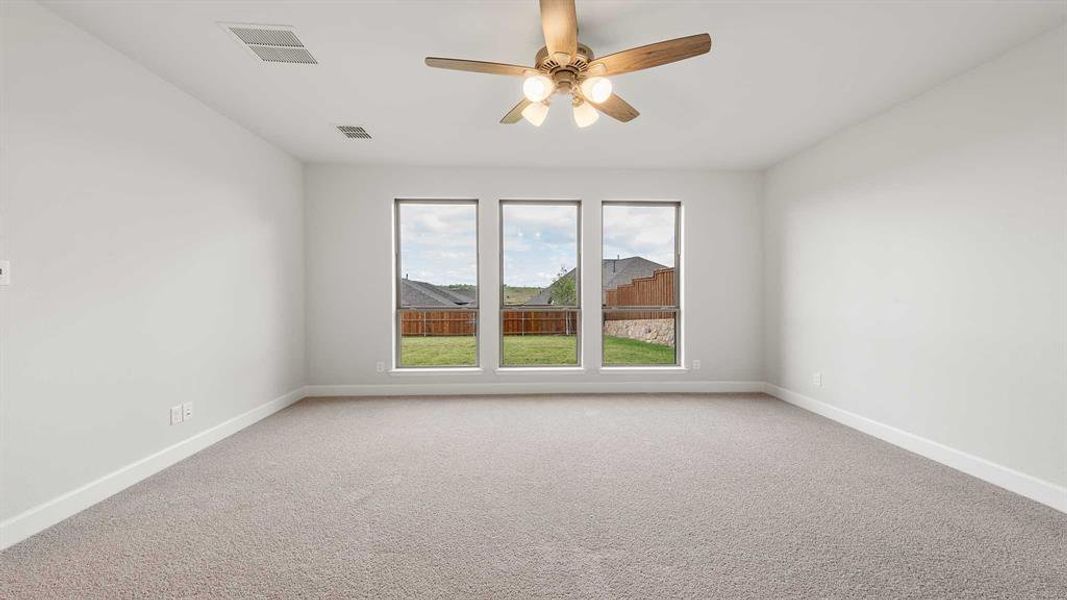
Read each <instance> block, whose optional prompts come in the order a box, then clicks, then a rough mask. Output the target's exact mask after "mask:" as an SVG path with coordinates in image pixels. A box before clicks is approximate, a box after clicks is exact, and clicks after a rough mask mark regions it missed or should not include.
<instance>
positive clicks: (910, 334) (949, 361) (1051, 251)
mask: <svg viewBox="0 0 1067 600" xmlns="http://www.w3.org/2000/svg"><path fill="white" fill-rule="evenodd" d="M1064 54H1065V33H1064V29H1063V28H1062V27H1061V28H1060V29H1058V30H1056V31H1054V32H1051V33H1049V34H1046V35H1044V36H1042V37H1040V38H1038V39H1037V40H1035V41H1033V42H1030V43H1028V44H1026V45H1024V46H1021V47H1019V48H1017V49H1015V50H1013V51H1011V52H1010V53H1008V54H1006V55H1004V56H1002V57H1001V58H998V59H997V60H994V61H992V62H990V63H988V64H985V65H983V66H981V67H979V68H977V69H975V70H973V71H970V72H968V73H965V74H963V75H961V76H959V77H957V78H955V79H953V80H951V81H949V82H947V83H945V84H943V85H941V86H939V87H937V88H934V89H933V90H931V91H929V92H927V93H925V94H923V95H921V96H919V97H917V98H915V99H913V100H912V101H910V102H907V103H904V104H902V105H899V106H897V107H896V108H894V109H893V110H890V111H889V112H887V113H884V114H882V115H880V116H878V117H876V118H874V119H872V120H870V121H867V122H865V123H863V124H860V125H857V126H855V127H852V128H851V129H849V130H846V131H844V132H842V133H839V134H838V135H835V136H833V137H832V138H830V139H829V140H827V141H825V142H823V143H821V144H819V145H818V146H816V147H814V148H811V149H809V150H807V151H805V152H802V153H801V154H799V155H798V156H795V157H793V158H791V159H789V160H787V161H785V162H784V163H783V164H780V165H778V166H776V167H775V168H773V169H771V170H770V171H769V173H768V174H767V180H766V183H765V185H766V211H765V215H764V222H765V228H766V229H765V257H766V269H765V277H766V287H765V299H766V320H765V332H766V340H765V348H766V361H767V377H768V380H769V381H770V382H772V383H774V384H777V385H779V386H782V387H784V388H787V389H789V390H792V391H794V392H797V393H800V394H803V395H806V396H808V397H811V398H814V399H816V400H819V401H822V402H825V403H827V404H830V405H832V406H834V407H838V408H841V409H844V410H846V411H850V412H852V413H856V414H858V415H860V416H862V417H866V418H868V419H873V420H874V421H878V422H880V423H882V424H885V425H889V426H892V427H896V428H899V429H902V430H904V431H906V432H908V433H911V434H914V435H917V436H921V437H924V438H927V439H929V440H933V441H935V442H939V443H941V444H944V445H947V446H950V447H952V448H954V449H956V450H960V451H962V452H965V453H969V454H971V455H974V456H977V457H979V458H981V459H985V460H987V461H991V462H993V463H996V464H999V465H1002V466H1006V467H1008V468H1010V469H1014V470H1016V471H1020V472H1022V473H1024V474H1026V475H1030V476H1032V477H1036V478H1038V479H1040V480H1043V481H1045V482H1050V483H1052V484H1053V486H1055V485H1059V486H1062V485H1064V484H1067V348H1065V344H1067V331H1065V330H1067V315H1065V312H1067V243H1065V232H1067V228H1065V225H1067V220H1065V217H1067V179H1065V171H1064V170H1065V165H1067V152H1065V120H1064V119H1065V108H1067V103H1065V97H1064V69H1065V64H1064ZM817 371H818V372H822V374H823V385H822V387H816V386H814V385H813V381H812V374H813V373H814V372H817ZM1053 489H1054V488H1053ZM1060 489H1062V488H1060ZM1061 500H1062V499H1061ZM1062 505H1063V506H1067V502H1063V503H1062Z"/></svg>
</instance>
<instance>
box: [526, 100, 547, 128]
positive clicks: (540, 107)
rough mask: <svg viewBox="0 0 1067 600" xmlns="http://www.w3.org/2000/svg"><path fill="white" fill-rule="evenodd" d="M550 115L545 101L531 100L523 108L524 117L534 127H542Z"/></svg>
mask: <svg viewBox="0 0 1067 600" xmlns="http://www.w3.org/2000/svg"><path fill="white" fill-rule="evenodd" d="M547 116H548V105H547V104H545V103H543V102H531V103H530V104H528V105H527V106H526V108H524V109H522V118H524V119H526V120H527V121H528V122H529V123H530V124H531V125H533V126H534V127H540V126H541V123H544V122H545V117H547Z"/></svg>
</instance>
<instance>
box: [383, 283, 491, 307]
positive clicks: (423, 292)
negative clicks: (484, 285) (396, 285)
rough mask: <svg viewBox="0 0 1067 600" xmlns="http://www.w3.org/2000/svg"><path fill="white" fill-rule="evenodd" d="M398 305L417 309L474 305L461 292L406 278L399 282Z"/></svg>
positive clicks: (471, 300)
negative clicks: (416, 307) (417, 307)
mask: <svg viewBox="0 0 1067 600" xmlns="http://www.w3.org/2000/svg"><path fill="white" fill-rule="evenodd" d="M400 303H401V306H419V307H423V306H473V305H475V304H476V303H475V301H474V299H473V298H471V297H469V296H467V295H466V294H464V293H462V292H458V291H456V290H450V289H448V288H446V287H441V286H439V285H434V284H432V283H427V282H425V281H415V280H412V279H406V278H405V279H401V280H400Z"/></svg>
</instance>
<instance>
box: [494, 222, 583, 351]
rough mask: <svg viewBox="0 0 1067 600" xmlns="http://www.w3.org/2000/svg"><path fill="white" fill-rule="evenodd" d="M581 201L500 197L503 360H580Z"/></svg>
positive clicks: (501, 345)
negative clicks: (515, 199)
mask: <svg viewBox="0 0 1067 600" xmlns="http://www.w3.org/2000/svg"><path fill="white" fill-rule="evenodd" d="M579 218H580V217H579V205H578V202H570V201H568V202H547V201H545V202H520V201H502V202H501V203H500V282H501V285H500V307H501V311H500V332H501V344H500V347H501V358H500V364H501V365H502V366H505V367H533V366H575V365H578V364H579V357H580V356H581V350H580V348H581V343H580V331H579V329H580V328H579V323H578V314H579V311H580V308H581V304H580V298H581V277H580V269H579V264H580V263H581V261H580V258H579V243H578V237H579V234H580V226H579Z"/></svg>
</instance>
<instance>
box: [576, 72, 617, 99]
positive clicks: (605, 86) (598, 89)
mask: <svg viewBox="0 0 1067 600" xmlns="http://www.w3.org/2000/svg"><path fill="white" fill-rule="evenodd" d="M581 88H582V95H583V96H585V99H586V100H588V101H590V102H595V103H596V104H600V103H601V102H603V101H605V100H607V99H608V98H610V97H611V89H612V85H611V80H610V79H607V78H605V77H590V78H589V79H586V80H585V81H583V82H582V85H581Z"/></svg>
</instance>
